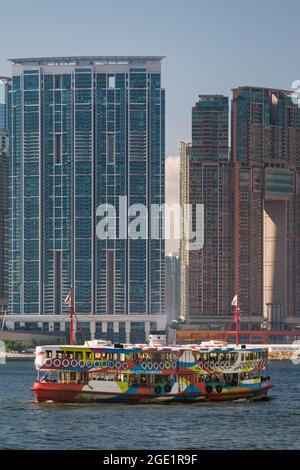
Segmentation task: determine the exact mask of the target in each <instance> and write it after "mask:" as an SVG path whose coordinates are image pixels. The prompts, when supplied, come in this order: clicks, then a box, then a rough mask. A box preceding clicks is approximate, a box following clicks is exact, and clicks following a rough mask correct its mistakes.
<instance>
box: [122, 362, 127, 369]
mask: <svg viewBox="0 0 300 470" xmlns="http://www.w3.org/2000/svg"><path fill="white" fill-rule="evenodd" d="M122 369H124V370H127V369H128V364H127V362H123V364H122Z"/></svg>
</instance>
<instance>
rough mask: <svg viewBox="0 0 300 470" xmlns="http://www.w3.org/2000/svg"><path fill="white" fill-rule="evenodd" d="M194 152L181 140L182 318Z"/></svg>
mask: <svg viewBox="0 0 300 470" xmlns="http://www.w3.org/2000/svg"><path fill="white" fill-rule="evenodd" d="M191 154H192V144H191V143H190V142H188V143H186V142H180V153H179V155H180V207H181V238H180V318H181V319H182V320H185V319H186V318H187V297H188V296H187V292H188V264H189V240H188V229H189V213H188V209H187V208H188V204H189V176H190V173H189V165H190V158H191Z"/></svg>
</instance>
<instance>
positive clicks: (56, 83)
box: [54, 75, 61, 88]
mask: <svg viewBox="0 0 300 470" xmlns="http://www.w3.org/2000/svg"><path fill="white" fill-rule="evenodd" d="M54 86H55V88H61V75H55V78H54Z"/></svg>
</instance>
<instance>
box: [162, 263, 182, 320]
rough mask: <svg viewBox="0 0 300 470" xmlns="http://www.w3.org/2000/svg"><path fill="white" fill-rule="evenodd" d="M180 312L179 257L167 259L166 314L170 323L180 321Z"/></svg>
mask: <svg viewBox="0 0 300 470" xmlns="http://www.w3.org/2000/svg"><path fill="white" fill-rule="evenodd" d="M179 312H180V262H179V256H178V255H167V256H166V259H165V314H166V315H167V320H168V323H170V322H171V321H173V320H178V319H179Z"/></svg>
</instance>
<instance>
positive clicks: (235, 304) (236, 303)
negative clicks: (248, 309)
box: [231, 295, 238, 307]
mask: <svg viewBox="0 0 300 470" xmlns="http://www.w3.org/2000/svg"><path fill="white" fill-rule="evenodd" d="M231 305H233V307H237V305H238V296H237V295H235V296H234V297H233V299H232V302H231Z"/></svg>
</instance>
